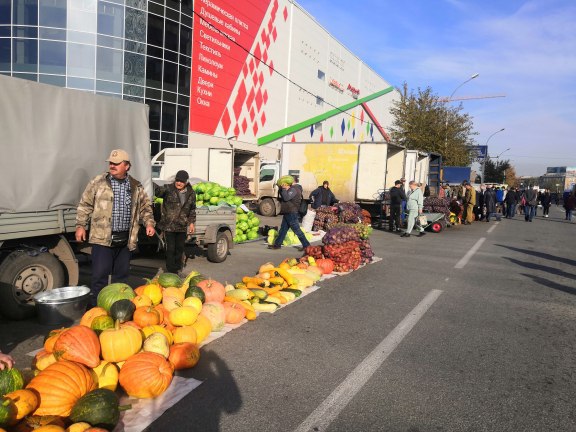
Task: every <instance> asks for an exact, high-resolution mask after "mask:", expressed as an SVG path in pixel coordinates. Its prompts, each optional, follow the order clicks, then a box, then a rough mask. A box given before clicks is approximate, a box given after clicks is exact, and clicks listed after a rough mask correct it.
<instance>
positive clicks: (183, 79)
mask: <svg viewBox="0 0 576 432" xmlns="http://www.w3.org/2000/svg"><path fill="white" fill-rule="evenodd" d="M178 93H180V94H183V95H185V96H190V69H188V68H187V67H184V66H180V76H179V78H178Z"/></svg>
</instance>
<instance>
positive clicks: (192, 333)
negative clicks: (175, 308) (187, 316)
mask: <svg viewBox="0 0 576 432" xmlns="http://www.w3.org/2000/svg"><path fill="white" fill-rule="evenodd" d="M172 335H173V336H174V343H175V344H176V343H182V342H190V343H196V341H197V339H198V335H197V334H196V329H195V328H194V327H192V326H184V327H176V328H175V329H174V331H173V332H172Z"/></svg>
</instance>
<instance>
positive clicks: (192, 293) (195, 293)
mask: <svg viewBox="0 0 576 432" xmlns="http://www.w3.org/2000/svg"><path fill="white" fill-rule="evenodd" d="M188 297H198V298H199V299H200V301H202V303H204V302H205V301H206V294H204V291H202V288H200V287H197V286H195V285H192V286H189V287H188V289H187V290H186V294H184V298H188Z"/></svg>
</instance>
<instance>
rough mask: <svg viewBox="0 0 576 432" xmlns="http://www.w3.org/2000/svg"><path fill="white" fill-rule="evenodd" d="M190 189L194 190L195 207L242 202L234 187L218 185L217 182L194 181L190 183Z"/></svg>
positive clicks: (237, 204) (236, 204) (234, 204)
mask: <svg viewBox="0 0 576 432" xmlns="http://www.w3.org/2000/svg"><path fill="white" fill-rule="evenodd" d="M192 189H194V192H196V207H208V206H221V205H231V206H239V205H241V204H242V198H240V197H239V196H236V189H234V188H228V187H225V186H220V185H219V184H218V183H214V182H202V183H196V184H195V185H192Z"/></svg>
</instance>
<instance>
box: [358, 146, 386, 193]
mask: <svg viewBox="0 0 576 432" xmlns="http://www.w3.org/2000/svg"><path fill="white" fill-rule="evenodd" d="M387 161H388V146H387V145H386V144H372V143H362V144H360V146H359V147H358V171H357V175H356V201H374V200H376V199H378V195H379V194H380V193H381V192H382V191H383V190H384V188H385V184H386V166H387Z"/></svg>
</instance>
